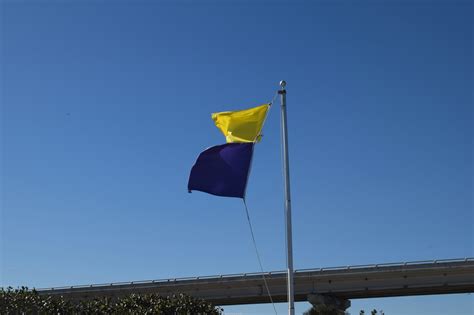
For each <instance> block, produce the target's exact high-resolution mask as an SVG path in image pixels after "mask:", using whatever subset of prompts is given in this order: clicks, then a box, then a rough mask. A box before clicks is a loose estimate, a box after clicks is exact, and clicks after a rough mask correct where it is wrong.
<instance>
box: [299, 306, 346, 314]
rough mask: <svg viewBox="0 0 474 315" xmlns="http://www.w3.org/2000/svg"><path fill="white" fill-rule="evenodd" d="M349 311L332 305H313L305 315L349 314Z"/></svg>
mask: <svg viewBox="0 0 474 315" xmlns="http://www.w3.org/2000/svg"><path fill="white" fill-rule="evenodd" d="M347 314H349V313H347V312H344V311H341V310H339V309H337V308H336V307H334V306H331V305H318V306H313V307H312V308H311V309H309V310H307V311H306V312H304V313H303V315H347Z"/></svg>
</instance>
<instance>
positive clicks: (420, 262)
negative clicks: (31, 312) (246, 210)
mask: <svg viewBox="0 0 474 315" xmlns="http://www.w3.org/2000/svg"><path fill="white" fill-rule="evenodd" d="M472 261H474V257H467V258H454V259H437V260H418V261H409V262H395V263H381V264H366V265H347V266H338V267H325V268H309V269H297V270H295V274H296V275H297V274H298V273H307V272H324V271H338V270H358V269H364V268H384V267H404V266H416V265H423V264H435V265H436V264H446V263H460V262H472ZM285 274H286V271H283V270H280V271H271V272H263V273H262V272H251V273H235V274H224V275H212V276H199V277H180V278H168V279H154V280H140V281H123V282H111V283H98V284H90V285H73V286H61V287H50V288H38V289H37V291H54V290H65V289H80V288H100V287H110V286H121V285H134V284H137V285H138V284H154V283H170V282H173V283H176V282H184V281H190V280H217V279H229V278H235V277H239V278H242V277H251V276H252V277H255V276H262V275H265V276H273V275H285Z"/></svg>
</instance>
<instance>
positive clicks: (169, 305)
mask: <svg viewBox="0 0 474 315" xmlns="http://www.w3.org/2000/svg"><path fill="white" fill-rule="evenodd" d="M222 311H223V310H222V308H219V307H215V306H213V305H212V304H211V303H208V302H206V301H204V300H201V299H196V298H193V297H190V296H187V295H184V294H179V295H172V296H167V297H163V296H159V295H157V294H143V295H139V294H131V295H128V296H125V297H122V298H118V299H114V300H111V299H109V298H100V299H94V300H90V301H89V300H88V301H79V302H78V303H72V302H70V301H68V300H66V299H64V298H63V297H62V296H59V297H56V296H55V297H53V296H47V295H39V294H38V292H36V291H35V290H28V288H26V287H21V288H19V289H12V288H11V287H10V288H7V289H3V288H0V314H2V315H3V314H5V315H23V314H28V315H29V314H34V315H42V314H57V315H68V314H114V315H115V314H117V315H118V314H150V315H151V314H159V315H175V314H176V315H188V314H210V315H219V314H222Z"/></svg>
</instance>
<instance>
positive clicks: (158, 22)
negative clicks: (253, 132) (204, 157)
mask: <svg viewBox="0 0 474 315" xmlns="http://www.w3.org/2000/svg"><path fill="white" fill-rule="evenodd" d="M473 9H474V8H473V3H472V2H471V1H399V2H395V1H388V2H383V3H382V2H378V1H351V2H349V1H334V2H329V1H327V2H322V1H312V2H311V1H296V2H291V4H290V3H289V2H283V1H281V2H279V1H276V2H270V1H263V2H250V1H222V2H221V3H218V2H217V1H216V2H211V1H207V2H205V1H204V2H199V4H196V3H193V2H191V1H177V2H165V1H154V2H152V1H137V2H135V1H134V2H132V1H79V0H77V1H66V2H64V3H63V2H60V1H53V0H51V1H5V0H3V1H1V0H0V10H1V16H0V21H1V23H0V25H1V33H0V44H1V69H0V74H1V77H0V80H1V89H0V92H1V99H0V105H1V112H0V115H1V151H0V152H1V163H2V164H1V170H0V171H1V174H0V179H1V225H0V229H1V250H0V264H1V265H0V269H1V273H0V286H7V285H11V286H20V285H27V286H29V287H49V286H61V285H75V284H90V283H101V282H116V281H132V280H144V279H157V278H168V277H181V276H198V275H211V274H223V273H239V272H252V271H258V264H257V261H256V257H255V254H254V249H253V247H252V243H251V238H250V234H249V232H248V227H247V222H246V219H245V215H244V209H243V205H242V202H241V201H240V200H238V199H232V198H219V197H215V196H211V195H206V194H204V193H199V192H195V193H192V194H188V193H187V189H186V185H187V179H188V174H189V170H190V168H191V166H192V165H193V163H194V159H195V158H196V156H197V155H198V154H199V152H201V151H202V150H203V149H204V148H206V147H209V146H212V145H217V144H221V143H224V142H225V140H224V137H223V136H222V135H221V134H220V133H219V131H218V130H217V128H215V126H214V125H213V123H212V120H211V119H210V113H211V112H216V111H222V110H232V109H241V108H247V107H251V106H254V105H260V104H262V103H265V102H268V101H270V100H271V99H272V97H273V95H274V93H275V91H276V90H277V88H278V82H279V81H280V80H282V79H285V80H287V82H288V87H287V88H288V115H289V118H288V119H289V121H288V123H289V128H290V129H289V140H290V162H291V180H292V197H293V198H292V202H293V230H294V232H293V241H294V263H295V268H312V267H327V266H337V265H348V264H365V263H382V262H396V261H410V260H426V259H442V258H457V257H468V256H474V247H473V243H474V228H473V224H474V214H473V212H474V211H473V175H474V174H473V92H472V91H473V90H472V87H473ZM282 196H283V195H282V174H281V160H280V134H279V112H278V107H275V108H273V109H272V111H271V112H270V116H269V118H268V120H267V124H266V126H265V128H264V139H263V141H262V142H261V143H260V144H258V147H257V148H256V154H255V157H254V163H253V169H252V174H251V178H250V180H249V186H248V190H247V198H248V204H249V207H250V211H251V215H252V218H253V224H254V228H255V233H256V238H257V243H258V245H259V249H260V251H261V255H262V257H263V263H264V266H265V269H267V270H281V269H284V268H285V264H286V262H285V240H284V216H283V197H282ZM352 303H353V307H352V308H351V309H350V310H352V311H353V313H358V310H359V309H362V308H364V309H366V310H369V309H372V308H374V307H376V308H378V309H383V310H384V311H385V313H386V314H387V315H396V314H404V315H405V314H414V315H415V314H417V315H419V314H446V313H449V314H472V313H473V312H474V310H473V308H474V306H473V305H474V299H473V297H472V296H471V295H468V294H463V295H452V296H430V297H410V298H391V299H371V300H357V301H356V300H354V301H353V302H352ZM308 307H309V304H307V303H298V304H297V311H298V312H300V313H301V312H302V311H304V310H306V309H307V308H308ZM225 309H226V311H228V312H229V313H232V312H242V313H244V314H272V312H273V309H272V307H271V305H268V304H267V305H258V306H234V307H226V308H225ZM278 310H279V313H281V314H284V313H285V312H286V305H285V304H279V305H278Z"/></svg>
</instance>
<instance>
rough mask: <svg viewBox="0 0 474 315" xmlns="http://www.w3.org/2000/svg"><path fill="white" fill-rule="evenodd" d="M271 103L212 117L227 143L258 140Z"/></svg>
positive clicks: (216, 114) (221, 113)
mask: <svg viewBox="0 0 474 315" xmlns="http://www.w3.org/2000/svg"><path fill="white" fill-rule="evenodd" d="M269 108H270V104H264V105H261V106H257V107H253V108H249V109H244V110H239V111H230V112H220V113H214V114H212V119H213V120H214V123H215V124H216V126H217V128H219V129H220V130H221V131H222V133H223V134H224V136H225V137H226V142H227V143H234V142H242V143H245V142H256V141H259V139H260V137H259V136H260V132H261V130H262V127H263V123H264V122H265V117H266V115H267V111H268V109H269Z"/></svg>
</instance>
